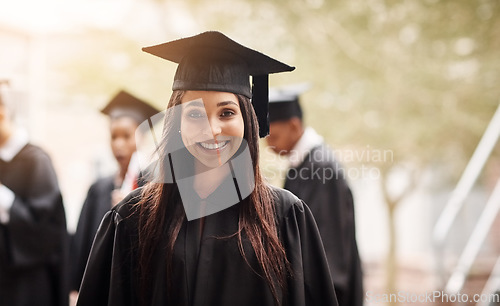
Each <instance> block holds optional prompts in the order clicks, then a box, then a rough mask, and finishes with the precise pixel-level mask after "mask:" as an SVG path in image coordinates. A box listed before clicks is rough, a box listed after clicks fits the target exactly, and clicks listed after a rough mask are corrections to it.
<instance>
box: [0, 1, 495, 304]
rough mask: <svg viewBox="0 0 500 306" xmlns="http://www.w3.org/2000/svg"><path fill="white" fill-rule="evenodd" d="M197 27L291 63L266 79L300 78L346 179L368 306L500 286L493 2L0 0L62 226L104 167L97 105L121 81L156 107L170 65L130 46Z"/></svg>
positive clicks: (103, 124)
mask: <svg viewBox="0 0 500 306" xmlns="http://www.w3.org/2000/svg"><path fill="white" fill-rule="evenodd" d="M206 30H220V31H222V32H224V33H225V34H227V35H228V36H229V37H231V38H233V39H234V40H236V41H238V42H240V43H242V44H244V45H247V46H249V47H251V48H254V49H257V50H259V51H262V52H264V53H266V54H269V55H271V56H272V57H275V58H278V59H280V60H282V61H283V62H285V63H288V64H290V65H293V66H296V67H297V69H296V70H295V71H294V72H293V73H283V74H279V75H274V76H271V77H270V82H271V85H272V86H279V85H287V84H294V83H303V82H310V84H311V85H312V87H311V89H310V90H309V91H307V92H306V93H305V94H304V95H303V97H302V104H303V107H304V109H305V120H306V123H307V124H308V125H310V126H312V127H314V128H315V129H316V130H317V131H318V132H319V133H320V134H322V135H323V136H324V137H325V139H326V140H327V142H328V143H329V144H330V146H331V147H332V148H333V149H334V150H335V151H336V153H337V157H338V158H339V160H340V161H341V162H342V163H343V165H344V166H345V173H346V176H347V178H348V180H349V183H350V184H351V187H352V189H353V193H354V199H355V209H356V226H357V229H356V230H357V239H358V246H359V249H360V255H361V258H362V261H363V267H364V274H365V289H366V290H367V292H368V293H367V301H366V305H384V304H389V303H385V302H384V301H383V299H384V298H383V297H384V294H388V293H391V292H392V293H395V292H396V293H397V292H399V293H404V294H408V295H409V296H410V297H415V296H417V295H419V294H425V293H429V292H433V291H437V290H445V289H446V290H447V291H446V292H450V293H456V292H462V293H467V294H470V298H472V295H473V294H481V293H482V292H483V293H485V294H488V293H489V292H490V291H491V289H492V288H494V287H495V284H494V281H495V276H496V281H497V284H496V289H498V288H499V287H500V281H499V280H498V279H499V278H500V264H498V263H497V259H498V258H499V255H500V238H499V237H500V217H499V213H498V211H499V209H500V194H499V193H500V191H499V189H500V188H499V187H496V186H497V184H498V181H499V177H500V146H499V145H498V143H497V140H498V136H499V134H500V112H498V113H496V116H494V115H495V112H496V110H497V108H498V106H499V102H500V85H499V84H500V56H499V54H500V53H499V52H500V2H499V1H497V0H401V1H390V0H350V1H327V0H287V1H284V0H275V1H264V0H252V1H250V0H246V1H245V0H215V1H199V0H169V1H159V0H158V1H151V0H149V1H148V0H142V1H134V0H120V1H116V0H100V1H96V0H87V1H81V0H67V1H53V0H46V1H35V0H32V1H26V0H16V1H6V0H0V79H4V78H6V79H9V80H10V83H11V88H12V89H13V90H15V91H16V92H17V93H18V96H19V99H18V101H19V102H18V111H19V114H20V118H21V123H22V124H23V125H25V126H26V127H27V129H28V131H29V133H30V136H31V139H32V140H33V142H34V143H36V144H38V145H40V146H42V147H43V148H44V149H46V150H47V151H48V152H49V153H50V155H51V157H52V159H53V162H54V164H55V167H56V170H57V174H58V177H59V182H60V185H61V188H62V191H63V196H64V201H65V207H66V213H67V220H68V229H69V230H70V231H74V230H75V228H76V222H77V220H78V216H79V212H80V208H81V205H82V204H83V201H84V199H85V196H86V192H87V190H88V188H89V186H90V184H91V183H92V182H93V181H94V180H95V179H96V178H97V177H99V176H102V175H105V174H109V173H111V172H112V171H114V170H115V169H116V165H115V162H114V159H113V157H112V154H111V151H110V148H109V135H108V134H109V133H108V121H107V118H105V117H104V115H102V114H100V112H99V110H100V109H101V108H102V107H104V105H105V104H106V103H107V102H108V100H109V99H110V98H111V97H112V96H113V95H114V94H115V93H117V92H118V91H119V90H120V89H125V90H127V91H129V92H130V93H133V94H134V95H137V96H138V97H141V98H143V99H144V100H146V101H148V102H150V103H151V104H153V105H155V106H157V107H158V108H160V109H161V108H164V107H165V106H166V103H167V101H168V99H169V97H170V93H171V84H172V80H173V75H174V72H175V69H176V65H175V64H173V63H170V62H166V61H163V60H160V59H158V58H156V57H153V56H151V55H148V54H146V53H144V52H142V51H141V48H142V47H144V46H150V45H154V44H159V43H163V42H166V41H168V40H173V39H177V38H181V37H185V36H191V35H195V34H198V33H200V32H203V31H206ZM262 155H263V158H262V162H263V164H262V166H263V169H264V172H265V174H266V176H267V177H268V179H269V180H270V181H271V182H273V183H276V184H280V182H281V181H282V178H283V177H284V172H283V167H282V164H283V163H282V161H281V160H279V158H278V157H276V156H275V155H273V154H271V153H270V150H267V149H266V148H265V143H264V142H263V143H262ZM471 160H472V162H470V161H471ZM495 188H496V189H495ZM495 264H496V265H497V270H496V272H495V270H494V266H495ZM490 276H491V277H490ZM488 279H489V281H488ZM368 294H370V296H371V297H372V298H371V299H370V298H369V296H368ZM376 295H377V298H375V296H376ZM393 304H395V303H393ZM399 304H400V305H406V304H408V305H410V304H411V305H420V304H421V305H430V304H432V303H429V302H428V301H420V302H419V301H418V300H417V301H414V302H410V303H409V302H408V301H400V303H399ZM435 304H440V303H435ZM465 304H467V305H476V303H472V302H469V303H465ZM453 305H455V304H453ZM456 305H458V303H456ZM484 305H486V304H484Z"/></svg>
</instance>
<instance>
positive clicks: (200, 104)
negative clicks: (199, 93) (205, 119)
mask: <svg viewBox="0 0 500 306" xmlns="http://www.w3.org/2000/svg"><path fill="white" fill-rule="evenodd" d="M186 107H205V105H203V103H201V102H200V101H196V100H195V101H191V102H188V103H187V105H186Z"/></svg>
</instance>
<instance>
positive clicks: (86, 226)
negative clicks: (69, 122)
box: [71, 90, 160, 295]
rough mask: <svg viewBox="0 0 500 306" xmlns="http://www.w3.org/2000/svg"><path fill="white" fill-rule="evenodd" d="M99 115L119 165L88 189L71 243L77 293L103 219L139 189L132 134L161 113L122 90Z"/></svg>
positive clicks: (72, 271) (72, 279) (73, 285)
mask: <svg viewBox="0 0 500 306" xmlns="http://www.w3.org/2000/svg"><path fill="white" fill-rule="evenodd" d="M101 112H102V113H103V114H105V115H107V116H108V117H109V118H110V125H109V129H110V130H109V132H110V136H111V137H110V140H111V150H112V152H113V156H114V157H115V159H116V162H117V163H118V172H117V173H116V174H113V175H110V176H107V177H103V178H100V179H98V180H97V181H96V182H94V183H93V184H92V186H91V187H90V189H89V191H88V194H87V198H86V199H85V202H84V204H83V206H82V210H81V213H80V218H79V220H78V226H77V229H76V232H75V234H74V235H73V237H72V243H71V290H72V291H73V292H72V295H74V294H75V292H74V291H78V289H79V288H80V283H81V281H82V277H83V272H84V271H85V265H86V264H87V259H88V256H89V253H90V248H91V247H92V242H93V241H94V236H95V233H96V232H97V228H98V227H99V224H100V223H101V220H102V218H103V217H104V215H105V214H106V213H107V212H108V211H109V210H110V209H111V208H112V207H113V206H114V205H116V204H118V202H120V201H121V200H122V199H123V198H124V197H125V196H126V195H127V194H128V193H130V191H132V190H134V189H136V188H137V187H138V186H139V185H140V183H141V182H140V181H139V174H140V173H139V170H140V169H139V164H138V163H137V161H136V160H135V158H134V153H135V152H136V140H135V131H136V129H137V127H138V126H139V124H140V123H141V122H143V121H144V120H146V119H148V118H149V117H151V116H153V115H155V114H156V113H158V112H160V111H159V110H157V109H156V108H154V107H153V106H151V105H149V104H148V103H146V102H144V101H143V100H141V99H139V98H137V97H135V96H133V95H132V94H130V93H128V92H126V91H124V90H121V91H120V92H118V93H117V94H116V95H115V96H114V97H113V98H112V99H111V100H110V101H109V102H108V104H107V105H106V107H104V108H103V109H102V110H101Z"/></svg>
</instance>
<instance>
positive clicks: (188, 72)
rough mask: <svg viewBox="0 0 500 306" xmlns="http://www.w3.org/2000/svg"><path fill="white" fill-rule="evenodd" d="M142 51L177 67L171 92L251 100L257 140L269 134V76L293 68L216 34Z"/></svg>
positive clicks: (180, 40)
mask: <svg viewBox="0 0 500 306" xmlns="http://www.w3.org/2000/svg"><path fill="white" fill-rule="evenodd" d="M142 50H143V51H145V52H148V53H151V54H153V55H156V56H159V57H161V58H163V59H166V60H169V61H172V62H175V63H178V64H179V66H178V67H177V71H176V73H175V77H174V84H173V86H172V90H206V91H224V92H232V93H235V94H241V95H244V96H246V97H247V98H251V99H252V104H253V107H254V110H255V113H256V114H257V118H258V121H259V135H260V137H265V136H266V135H267V134H269V121H268V92H269V90H268V88H269V81H268V78H269V74H271V73H278V72H285V71H293V70H294V69H295V67H291V66H288V65H286V64H284V63H282V62H279V61H277V60H275V59H273V58H271V57H269V56H267V55H265V54H262V53H260V52H258V51H255V50H252V49H250V48H247V47H245V46H243V45H240V44H239V43H237V42H235V41H233V40H232V39H230V38H229V37H227V36H225V35H224V34H222V33H220V32H216V31H208V32H203V33H201V34H198V35H195V36H191V37H187V38H182V39H178V40H174V41H170V42H167V43H164V44H160V45H156V46H151V47H146V48H142ZM250 76H252V86H250V81H249V78H250Z"/></svg>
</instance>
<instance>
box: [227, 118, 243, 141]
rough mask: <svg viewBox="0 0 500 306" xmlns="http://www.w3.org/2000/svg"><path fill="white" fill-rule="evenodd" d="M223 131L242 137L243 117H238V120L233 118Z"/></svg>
mask: <svg viewBox="0 0 500 306" xmlns="http://www.w3.org/2000/svg"><path fill="white" fill-rule="evenodd" d="M225 132H226V134H227V135H230V136H236V137H240V138H243V136H244V134H245V123H244V122H243V118H241V117H240V118H239V119H238V120H234V121H233V122H231V123H230V124H228V125H227V127H226V129H225Z"/></svg>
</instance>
